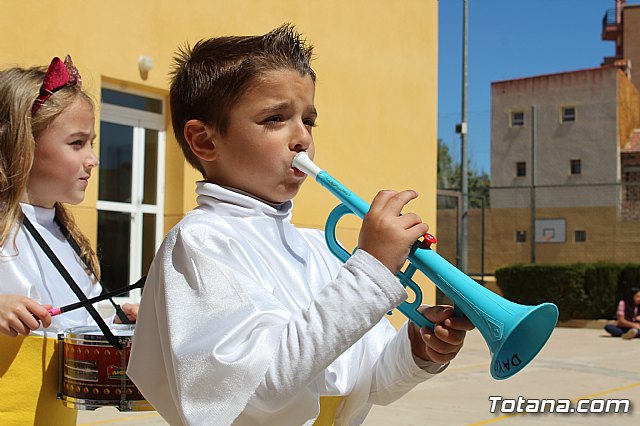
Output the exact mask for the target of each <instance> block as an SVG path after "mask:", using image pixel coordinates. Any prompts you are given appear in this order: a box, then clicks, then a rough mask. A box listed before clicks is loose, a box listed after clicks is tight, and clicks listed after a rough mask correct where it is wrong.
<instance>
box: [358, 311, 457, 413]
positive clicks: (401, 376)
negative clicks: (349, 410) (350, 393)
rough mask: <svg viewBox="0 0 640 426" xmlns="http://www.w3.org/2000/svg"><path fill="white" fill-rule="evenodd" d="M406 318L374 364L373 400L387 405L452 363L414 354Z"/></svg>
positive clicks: (378, 403)
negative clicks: (430, 360)
mask: <svg viewBox="0 0 640 426" xmlns="http://www.w3.org/2000/svg"><path fill="white" fill-rule="evenodd" d="M408 326H409V323H408V322H406V323H404V325H403V326H402V327H401V328H400V329H399V330H398V332H397V333H396V335H395V337H394V338H393V339H392V340H390V341H389V342H388V343H387V345H386V346H385V348H384V350H383V351H382V353H381V354H380V356H379V357H378V360H377V361H376V364H375V366H374V368H373V377H372V380H371V393H370V398H369V402H370V403H371V404H377V405H387V404H390V403H392V402H394V401H395V400H397V399H398V398H400V397H401V396H402V395H404V394H405V393H407V392H408V391H410V390H411V389H413V388H414V387H415V386H416V385H418V384H419V383H421V382H423V381H425V380H428V379H430V378H431V377H433V376H434V375H435V374H438V373H440V372H442V371H443V370H444V369H445V368H447V366H448V365H449V363H444V364H440V363H434V362H429V361H423V360H420V359H417V358H416V357H414V356H413V354H412V352H411V341H410V340H409V334H408Z"/></svg>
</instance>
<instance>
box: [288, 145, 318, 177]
mask: <svg viewBox="0 0 640 426" xmlns="http://www.w3.org/2000/svg"><path fill="white" fill-rule="evenodd" d="M291 167H293V168H294V169H298V170H300V171H301V172H303V173H304V174H306V175H307V176H311V177H312V178H314V179H315V178H316V176H317V175H318V173H320V172H321V171H322V169H321V168H320V167H318V166H316V165H315V163H314V162H313V161H311V159H310V158H309V155H307V153H306V151H301V152H299V153H297V154H296V156H295V157H293V161H292V162H291Z"/></svg>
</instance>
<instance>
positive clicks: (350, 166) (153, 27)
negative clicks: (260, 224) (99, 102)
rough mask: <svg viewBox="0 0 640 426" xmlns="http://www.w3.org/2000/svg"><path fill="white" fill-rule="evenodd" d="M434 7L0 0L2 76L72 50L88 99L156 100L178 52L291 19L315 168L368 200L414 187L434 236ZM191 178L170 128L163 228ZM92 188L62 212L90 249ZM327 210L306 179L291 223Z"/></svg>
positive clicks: (319, 1) (189, 196)
mask: <svg viewBox="0 0 640 426" xmlns="http://www.w3.org/2000/svg"><path fill="white" fill-rule="evenodd" d="M437 7H438V1H437V0H407V1H403V2H401V3H395V2H390V1H387V0H352V1H348V2H344V1H340V0H305V1H294V0H288V1H286V0H284V1H280V0H278V1H276V0H272V1H252V0H238V1H233V2H230V1H221V0H189V1H181V2H175V1H169V0H153V1H152V0H139V1H133V2H125V1H110V2H104V1H97V0H85V1H81V2H74V3H73V5H71V4H70V3H69V2H68V1H61V0H50V1H47V2H42V1H36V0H23V1H20V2H18V1H13V0H0V8H1V9H2V11H3V12H2V13H1V14H0V27H1V28H2V32H3V37H0V67H1V68H6V67H8V66H13V65H19V66H32V65H37V64H42V65H45V64H48V63H49V61H50V60H51V58H52V57H53V56H63V55H65V54H66V53H70V54H72V56H73V59H74V62H75V63H76V65H77V66H78V68H79V70H80V72H81V74H82V77H83V82H84V85H85V87H86V89H87V90H88V91H89V92H90V93H91V94H93V96H94V97H95V98H96V99H99V93H100V87H101V84H102V83H103V82H110V83H115V84H118V85H119V86H120V88H121V89H124V90H126V89H128V88H137V89H143V90H146V91H153V92H155V93H159V94H162V95H163V96H166V95H167V93H168V74H169V69H170V64H171V58H172V56H173V53H174V52H175V50H176V48H177V47H178V46H180V45H184V44H185V43H189V44H191V45H192V44H193V43H195V42H196V41H197V40H199V39H202V38H209V37H212V36H218V35H230V34H234V35H235V34H262V33H264V32H267V31H269V30H270V29H272V28H275V27H277V26H279V25H281V24H282V23H285V22H291V23H293V24H294V25H296V26H297V28H298V30H299V31H300V32H302V33H303V35H304V37H305V38H307V39H308V40H310V41H311V42H312V44H313V45H314V46H315V60H314V63H313V67H314V69H315V70H316V72H317V74H318V81H317V90H316V107H317V109H318V111H319V118H318V124H319V126H318V127H317V128H316V129H315V130H314V135H315V141H316V144H317V151H318V153H317V157H316V162H317V163H318V164H319V165H320V166H321V167H323V168H325V169H327V171H329V172H330V173H331V174H332V175H334V176H335V177H336V178H338V179H339V180H341V181H342V182H343V183H345V184H346V185H347V186H349V187H350V188H351V189H352V190H353V191H354V192H356V193H358V194H359V195H360V196H361V197H363V198H364V199H367V200H370V199H371V198H373V196H374V195H375V193H376V192H377V191H378V190H379V189H383V188H384V189H406V188H413V189H416V190H417V191H418V192H419V193H420V194H421V196H420V198H419V199H418V200H416V201H414V202H413V203H412V204H411V206H410V209H411V210H413V211H416V212H419V214H420V215H421V217H422V218H423V220H424V221H426V222H428V223H430V224H431V229H432V230H433V231H434V232H435V218H436V214H435V213H436V203H435V201H436V161H437V159H436V153H437V148H436V139H437V137H436V116H437V112H436V108H437V42H438V40H437V30H438V22H437V16H438V9H437ZM43 9H45V11H43ZM141 55H147V56H150V57H152V58H153V61H154V68H153V69H152V70H151V71H150V72H149V74H148V77H147V79H143V78H142V77H141V75H140V73H139V71H138V65H137V61H138V57H139V56H141ZM97 125H99V114H98V117H97ZM97 130H98V129H97ZM96 152H99V141H97V142H96ZM199 178H200V176H199V175H198V174H197V173H196V172H195V171H194V170H193V169H192V168H191V167H190V166H188V165H187V164H186V163H185V162H184V161H183V160H182V153H181V151H180V150H179V149H178V147H177V146H176V144H175V140H174V138H173V134H172V130H171V128H170V122H169V121H168V122H167V145H166V176H165V183H166V190H165V231H166V230H168V229H169V228H170V227H171V226H173V225H174V224H175V223H176V222H177V221H178V220H179V219H180V218H181V217H182V215H183V214H184V213H185V212H186V211H188V210H189V209H191V208H192V207H193V206H194V205H195V194H194V187H195V186H194V181H195V180H197V179H199ZM97 188H98V185H97V179H95V178H92V182H91V184H90V185H89V188H88V190H87V196H86V199H85V201H84V202H83V203H82V204H80V205H79V206H76V207H74V208H73V209H72V211H73V212H74V214H75V215H76V217H77V219H78V221H79V224H80V226H81V228H82V230H83V231H84V232H85V233H86V234H87V235H88V236H89V237H90V238H91V240H92V241H94V242H95V240H96V232H97V213H96V200H97ZM334 204H336V200H334V198H333V197H332V196H331V195H330V194H328V193H326V192H325V190H324V189H321V188H319V187H318V186H317V185H315V184H314V183H313V182H307V183H306V184H305V186H304V187H303V190H302V191H301V194H300V196H299V197H298V198H296V203H295V209H294V222H295V223H296V224H297V225H300V226H309V227H315V228H323V227H324V222H325V219H326V216H327V214H328V213H329V211H330V209H331V208H332V207H333V205H334ZM358 228H359V223H358V222H357V221H350V222H348V223H345V224H344V225H342V226H341V229H340V231H339V233H338V235H339V237H340V238H341V239H342V240H344V241H345V243H346V244H351V245H353V244H355V241H356V238H357V230H358ZM433 293H434V292H433V288H430V289H429V291H428V292H427V297H426V298H425V300H426V301H432V300H433Z"/></svg>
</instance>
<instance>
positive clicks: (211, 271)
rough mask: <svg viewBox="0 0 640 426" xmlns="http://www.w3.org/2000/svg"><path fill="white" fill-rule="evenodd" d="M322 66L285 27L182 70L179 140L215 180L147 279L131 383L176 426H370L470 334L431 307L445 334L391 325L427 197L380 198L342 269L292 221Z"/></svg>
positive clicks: (222, 47)
mask: <svg viewBox="0 0 640 426" xmlns="http://www.w3.org/2000/svg"><path fill="white" fill-rule="evenodd" d="M311 53H312V49H311V47H310V46H308V45H307V44H306V43H305V42H304V41H302V40H301V39H300V36H299V34H297V33H296V31H295V30H294V29H293V28H292V27H291V26H288V25H285V26H282V27H280V28H277V29H275V30H273V31H271V32H269V33H267V34H265V35H263V36H247V37H219V38H213V39H209V40H205V41H201V42H199V43H197V44H196V45H195V46H194V47H193V49H186V50H184V51H181V52H180V53H179V54H178V56H177V58H176V63H175V69H174V73H173V80H172V83H171V109H172V120H173V127H174V130H175V133H176V137H177V139H178V141H179V143H180V145H181V147H182V149H183V152H184V154H185V157H186V158H187V160H188V161H189V162H190V163H191V164H192V165H193V166H194V167H196V168H197V169H198V170H199V171H200V172H201V173H202V175H203V177H204V179H203V180H202V181H200V182H197V189H196V192H197V194H198V198H197V202H198V207H197V208H196V209H194V210H193V211H191V212H189V213H188V214H187V215H186V216H185V218H184V219H183V220H182V221H181V222H180V223H179V224H178V225H176V226H175V227H174V228H173V229H172V230H171V231H170V232H169V234H168V235H167V237H166V239H165V241H164V243H163V245H162V247H161V248H160V250H159V252H158V254H157V256H156V258H155V260H154V262H153V265H152V267H151V270H150V271H149V275H148V279H147V284H146V286H145V290H144V293H143V298H142V303H141V308H140V312H139V316H138V322H137V327H136V335H135V338H134V345H133V350H132V354H131V361H130V363H129V370H128V374H129V376H130V377H131V378H132V379H133V380H134V381H135V383H136V385H137V386H138V387H139V388H140V390H141V391H142V393H143V394H144V396H145V397H146V398H147V400H148V401H149V402H151V403H152V404H153V405H154V407H155V408H156V409H157V410H158V411H159V413H160V414H161V415H162V416H163V417H164V418H165V419H166V420H167V421H169V422H170V423H171V424H215V425H229V424H232V423H233V424H234V425H275V424H277V425H302V424H313V423H314V422H315V423H316V424H334V423H335V424H360V423H361V422H362V421H363V419H364V417H365V416H366V414H367V413H368V411H369V409H370V407H371V404H388V403H390V402H392V401H394V400H396V399H397V398H399V397H400V396H402V395H403V394H405V393H406V392H407V391H409V390H410V389H412V388H413V387H414V386H415V385H417V384H418V383H420V382H422V381H424V380H426V379H428V378H430V377H432V376H433V375H434V374H436V373H439V372H441V371H442V370H444V369H445V368H446V366H447V365H448V363H449V361H450V360H451V359H453V358H454V357H455V356H456V355H457V353H458V351H459V350H460V348H461V347H462V343H463V340H464V337H465V333H466V331H467V330H470V329H471V328H473V326H472V325H471V323H470V322H469V321H468V320H466V319H464V318H454V317H453V309H452V308H450V307H442V306H438V307H430V308H425V309H424V313H425V315H426V316H427V318H429V319H430V320H431V321H433V322H435V323H436V324H437V326H436V327H435V332H431V331H429V330H428V329H423V330H420V329H418V328H417V327H415V326H413V325H412V324H410V323H407V324H405V325H404V326H403V327H402V328H401V329H400V330H398V331H396V330H395V329H394V328H393V327H392V326H391V325H390V324H389V322H388V321H387V320H386V319H385V318H384V315H385V313H386V312H388V311H389V310H391V309H393V308H395V307H396V306H398V305H399V304H400V303H401V302H402V301H403V300H404V299H405V298H406V297H407V294H406V292H405V290H404V288H403V286H402V285H401V284H400V283H399V281H398V279H397V278H396V275H395V274H396V273H397V272H398V270H399V269H400V267H401V266H402V265H403V263H404V262H405V260H406V258H407V255H408V253H409V249H410V247H411V246H412V244H413V243H414V242H415V241H416V240H417V239H418V238H419V237H420V236H422V235H423V234H425V233H426V232H427V230H428V226H427V225H426V224H424V223H422V221H421V220H420V218H419V217H418V216H417V215H416V214H414V213H403V214H401V211H402V209H403V207H404V206H405V205H406V204H407V203H408V202H409V201H411V200H412V199H414V198H416V196H417V194H416V193H415V192H414V191H401V192H395V191H381V192H380V193H378V195H377V196H376V197H375V199H374V200H373V202H372V205H371V210H370V212H369V213H368V214H367V216H366V217H365V219H364V221H363V224H362V229H361V231H360V236H359V249H358V250H357V251H356V253H354V255H353V256H352V257H351V258H350V259H349V260H348V261H347V262H346V263H344V264H341V263H340V262H339V261H338V260H337V259H336V258H335V257H334V256H333V255H332V254H331V252H330V251H329V250H328V248H327V247H326V245H325V241H324V237H323V233H322V232H321V231H318V230H313V229H298V228H296V227H294V226H293V225H292V224H291V223H290V218H291V207H292V202H291V199H292V198H293V197H294V196H295V195H296V194H297V192H298V190H299V189H300V186H301V185H302V182H303V181H304V179H305V175H304V174H303V173H301V172H300V171H298V170H295V169H293V168H292V167H291V161H292V159H293V157H294V156H295V154H296V153H298V152H300V151H307V153H308V154H309V155H310V157H311V158H313V154H314V145H313V138H312V129H313V127H314V125H315V121H316V118H317V115H318V113H317V111H316V108H315V106H314V91H315V74H314V71H313V70H312V69H311V67H310V60H311ZM159 372H163V373H159Z"/></svg>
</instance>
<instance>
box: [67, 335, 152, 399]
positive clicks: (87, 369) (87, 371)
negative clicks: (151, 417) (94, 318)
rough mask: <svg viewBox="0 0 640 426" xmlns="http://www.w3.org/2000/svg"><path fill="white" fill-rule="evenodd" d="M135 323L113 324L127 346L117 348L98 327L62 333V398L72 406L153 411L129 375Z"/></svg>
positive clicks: (123, 343) (118, 336) (120, 338)
mask: <svg viewBox="0 0 640 426" xmlns="http://www.w3.org/2000/svg"><path fill="white" fill-rule="evenodd" d="M134 327H135V325H118V324H114V325H112V326H111V331H112V333H113V334H114V335H115V336H116V337H117V338H119V340H120V342H122V347H123V349H122V350H120V349H117V348H115V347H113V346H112V345H111V344H110V343H109V342H108V341H107V339H106V338H105V336H104V335H103V333H102V331H100V329H99V328H98V327H75V328H71V329H69V330H67V331H65V332H64V334H63V335H61V336H60V339H61V342H62V346H63V350H62V361H61V363H60V378H61V383H60V392H59V395H58V397H59V398H61V399H62V400H63V402H64V404H65V405H66V406H67V407H69V408H75V409H78V410H95V409H96V408H100V407H116V408H118V410H120V411H145V410H153V407H152V406H151V404H149V403H148V402H147V401H146V400H145V399H144V397H143V396H142V394H141V393H140V391H139V390H138V388H137V387H136V386H135V385H134V384H133V382H132V381H131V380H130V379H129V378H128V377H127V375H126V370H127V363H128V362H129V354H130V352H131V343H132V337H133V331H134Z"/></svg>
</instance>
